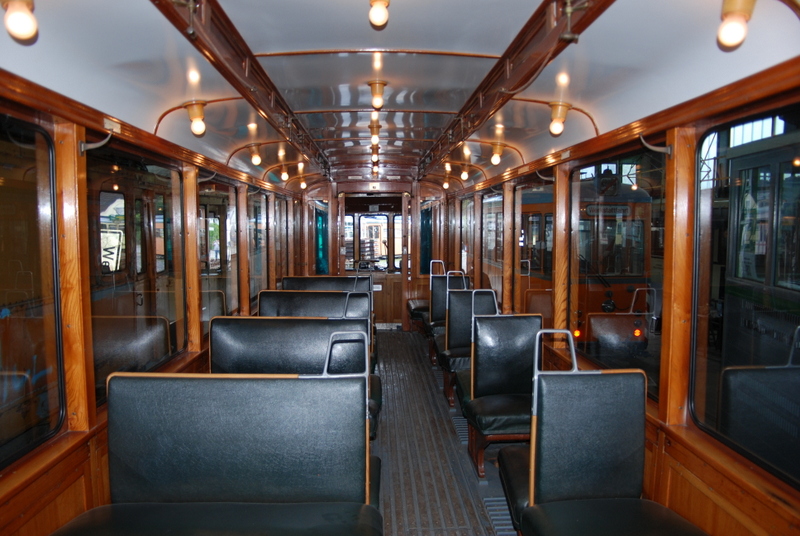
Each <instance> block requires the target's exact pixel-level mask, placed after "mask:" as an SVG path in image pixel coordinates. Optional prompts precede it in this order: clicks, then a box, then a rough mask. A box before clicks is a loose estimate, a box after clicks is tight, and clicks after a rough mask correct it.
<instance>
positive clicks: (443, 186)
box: [442, 181, 450, 190]
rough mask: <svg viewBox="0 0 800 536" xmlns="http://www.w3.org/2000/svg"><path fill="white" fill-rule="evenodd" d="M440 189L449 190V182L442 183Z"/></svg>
mask: <svg viewBox="0 0 800 536" xmlns="http://www.w3.org/2000/svg"><path fill="white" fill-rule="evenodd" d="M442 188H444V189H445V190H447V189H448V188H450V181H444V183H443V184H442Z"/></svg>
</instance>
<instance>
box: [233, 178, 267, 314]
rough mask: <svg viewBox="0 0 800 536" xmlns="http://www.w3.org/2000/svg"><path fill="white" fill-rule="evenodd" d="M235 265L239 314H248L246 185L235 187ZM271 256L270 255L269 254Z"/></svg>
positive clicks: (248, 272) (248, 256)
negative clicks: (237, 275)
mask: <svg viewBox="0 0 800 536" xmlns="http://www.w3.org/2000/svg"><path fill="white" fill-rule="evenodd" d="M236 214H237V215H238V218H237V221H236V266H237V268H238V270H239V314H240V315H241V316H250V264H249V263H248V259H249V258H250V247H249V246H250V240H249V236H248V235H249V233H248V226H249V224H250V222H249V221H248V218H247V185H246V184H240V185H239V186H237V187H236ZM270 256H271V255H270Z"/></svg>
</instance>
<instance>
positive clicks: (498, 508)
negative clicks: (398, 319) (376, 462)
mask: <svg viewBox="0 0 800 536" xmlns="http://www.w3.org/2000/svg"><path fill="white" fill-rule="evenodd" d="M376 342H377V348H376V350H377V354H378V359H379V361H378V374H380V376H381V379H382V383H383V409H382V411H381V416H380V423H379V427H378V435H377V438H376V439H375V441H373V445H372V449H373V453H374V454H376V455H378V456H380V458H381V459H382V472H381V501H380V502H381V513H382V514H383V519H384V531H385V534H386V535H387V536H401V535H407V536H434V535H436V536H441V535H465V536H480V535H485V536H502V535H505V534H515V533H514V531H513V530H511V531H510V532H509V531H508V528H509V527H510V522H508V523H506V521H507V519H506V518H507V517H508V510H507V508H506V507H505V501H504V499H502V497H503V491H502V487H501V485H500V483H499V479H498V478H497V470H496V468H495V467H494V466H493V465H492V462H493V461H494V458H495V457H496V449H497V447H495V448H493V449H490V450H489V451H487V468H486V469H487V477H486V478H485V479H479V478H478V477H477V474H476V472H475V469H474V468H473V466H472V462H471V461H470V459H469V457H468V455H467V446H466V444H465V443H462V440H463V441H466V438H465V436H464V433H463V431H462V433H461V434H460V435H459V434H458V433H457V431H456V427H458V428H464V425H465V422H464V421H463V418H462V417H461V416H460V411H458V412H456V411H455V410H450V409H449V408H448V406H447V402H446V400H445V398H444V396H443V395H442V388H441V375H440V373H438V371H436V370H435V369H434V368H433V367H432V366H431V363H430V361H429V359H428V355H427V353H428V352H427V349H428V346H427V342H426V340H425V339H424V338H423V337H422V336H421V335H420V334H419V333H404V332H401V331H379V332H378V335H377V341H376ZM506 525H508V527H507V526H506ZM498 527H499V529H498Z"/></svg>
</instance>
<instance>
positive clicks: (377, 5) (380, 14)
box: [369, 0, 389, 28]
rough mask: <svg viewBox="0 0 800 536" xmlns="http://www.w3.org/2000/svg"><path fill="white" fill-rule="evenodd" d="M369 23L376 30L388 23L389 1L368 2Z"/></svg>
mask: <svg viewBox="0 0 800 536" xmlns="http://www.w3.org/2000/svg"><path fill="white" fill-rule="evenodd" d="M369 5H370V6H372V7H371V8H370V10H369V21H370V22H371V23H372V24H373V25H374V26H377V27H378V28H380V27H382V26H385V25H386V23H387V22H389V9H388V8H389V0H369Z"/></svg>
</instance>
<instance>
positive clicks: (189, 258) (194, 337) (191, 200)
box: [183, 165, 203, 352]
mask: <svg viewBox="0 0 800 536" xmlns="http://www.w3.org/2000/svg"><path fill="white" fill-rule="evenodd" d="M183 179H184V180H183V213H184V215H185V216H184V218H185V222H184V224H183V232H184V240H183V247H184V249H185V250H186V263H185V267H184V269H185V274H186V322H187V326H186V327H187V332H188V334H189V341H188V342H187V345H186V349H187V350H188V351H190V352H199V351H200V349H201V348H202V344H203V324H202V321H201V314H200V310H201V307H202V305H201V304H200V292H199V291H200V289H201V284H200V262H199V259H200V252H199V249H198V246H197V240H198V236H197V232H198V231H197V219H198V217H199V211H198V206H199V201H198V193H197V168H196V167H194V166H189V165H184V166H183Z"/></svg>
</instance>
